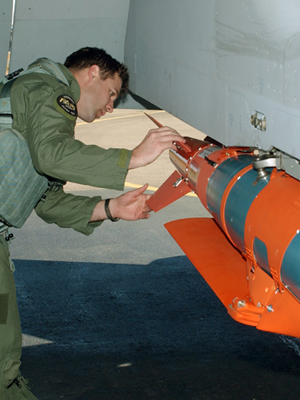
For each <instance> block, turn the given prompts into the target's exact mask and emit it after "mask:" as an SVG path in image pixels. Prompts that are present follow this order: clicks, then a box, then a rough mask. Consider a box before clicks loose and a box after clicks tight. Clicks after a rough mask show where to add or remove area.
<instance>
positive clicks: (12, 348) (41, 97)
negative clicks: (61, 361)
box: [0, 63, 132, 400]
mask: <svg viewBox="0 0 300 400" xmlns="http://www.w3.org/2000/svg"><path fill="white" fill-rule="evenodd" d="M34 64H35V63H33V64H31V65H32V66H33V65H34ZM58 65H59V67H60V68H61V70H62V72H63V73H64V75H65V77H66V78H67V80H68V82H69V85H70V87H67V86H66V85H64V84H63V83H61V82H59V81H58V80H57V79H56V78H55V77H53V76H50V75H48V74H40V73H32V74H27V75H24V76H21V77H19V78H17V80H16V81H15V82H14V84H13V86H12V89H11V108H12V115H13V128H14V129H16V130H17V131H19V132H20V133H22V134H23V135H24V137H25V139H26V140H27V143H28V146H29V149H30V154H31V157H32V161H33V164H34V167H35V168H36V170H37V171H38V172H39V173H41V174H44V175H46V176H48V177H50V180H51V178H54V180H59V181H62V183H64V182H66V181H71V182H76V183H80V184H86V185H90V186H96V187H103V188H111V189H118V190H123V188H124V182H125V178H126V174H127V168H128V164H129V161H130V158H131V153H132V152H131V151H129V150H126V149H108V150H105V149H102V148H100V147H98V146H94V145H85V144H84V143H82V142H80V141H78V140H75V138H74V128H75V123H76V117H77V113H76V103H77V102H78V100H79V97H80V88H79V85H78V83H77V81H76V79H75V78H74V76H73V75H72V74H71V72H70V71H69V70H68V69H67V68H65V67H64V66H63V65H62V64H58ZM29 68H30V66H29ZM1 195H2V194H1ZM44 197H45V198H43V199H42V200H40V201H39V203H38V204H37V206H36V207H35V211H36V213H37V215H38V216H39V217H41V218H42V219H43V220H45V221H46V222H47V223H55V224H57V225H58V226H60V227H63V228H73V229H75V230H77V231H79V232H81V233H83V234H85V235H89V234H91V233H92V232H93V230H94V229H95V227H97V226H99V225H100V224H101V221H99V222H94V223H89V220H90V218H91V215H92V212H93V210H94V207H95V206H96V204H97V203H98V202H99V201H100V200H101V197H100V196H97V197H92V198H89V197H86V196H74V195H73V194H69V193H64V191H63V187H62V186H61V185H59V186H54V187H53V188H51V189H49V190H48V191H47V192H46V194H45V196H44ZM21 339H22V338H21V328H20V320H19V313H18V307H17V302H16V294H15V285H14V277H13V268H12V263H11V262H10V258H9V249H8V245H7V242H6V241H5V239H4V237H3V235H2V236H1V235H0V398H1V400H11V399H30V400H33V399H36V398H35V396H33V395H32V394H31V392H29V391H28V390H27V387H26V385H25V384H24V381H20V379H19V380H18V381H17V385H14V384H12V382H13V381H14V380H15V379H16V378H17V377H18V376H19V366H20V356H21ZM6 387H9V389H6Z"/></svg>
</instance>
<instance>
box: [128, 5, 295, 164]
mask: <svg viewBox="0 0 300 400" xmlns="http://www.w3.org/2000/svg"><path fill="white" fill-rule="evenodd" d="M299 21H300V2H298V1H296V0H291V1H289V2H282V1H280V0H264V1H258V0H248V1H245V2H239V1H236V0H227V1H226V2H224V1H222V0H215V1H212V0H202V1H197V0H186V1H185V2H182V1H181V0H153V1H151V2H149V1H147V0H131V2H130V10H129V17H128V25H127V34H126V41H125V62H126V64H127V65H128V66H129V69H130V72H131V76H132V79H131V84H132V86H131V88H132V90H133V91H134V92H135V93H136V94H138V95H139V96H142V97H144V98H145V99H146V100H148V101H150V102H152V103H154V104H156V105H157V106H159V107H161V108H163V109H165V110H167V111H169V112H171V113H172V114H174V115H175V116H177V117H179V118H181V119H182V120H184V121H186V122H188V123H189V124H191V125H192V126H194V127H195V128H197V129H200V130H202V131H203V132H205V133H206V134H208V135H210V136H212V137H214V138H215V139H217V140H219V141H220V142H222V143H224V144H225V145H244V146H246V145H248V146H258V147H260V148H262V149H264V150H268V149H269V148H270V147H272V146H275V147H277V148H279V149H280V150H282V151H284V152H286V153H288V154H290V155H293V156H295V157H297V158H300V146H298V143H299V140H298V137H299V136H300V131H299V126H300V96H299V93H300V83H299V72H300V51H299V50H300V23H299ZM256 111H258V112H260V113H262V114H263V115H265V116H266V120H267V129H266V131H265V132H264V131H261V130H258V129H255V128H254V127H253V126H252V125H251V122H250V121H251V114H253V113H254V112H256Z"/></svg>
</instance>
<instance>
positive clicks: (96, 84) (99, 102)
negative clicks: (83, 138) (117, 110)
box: [77, 70, 122, 122]
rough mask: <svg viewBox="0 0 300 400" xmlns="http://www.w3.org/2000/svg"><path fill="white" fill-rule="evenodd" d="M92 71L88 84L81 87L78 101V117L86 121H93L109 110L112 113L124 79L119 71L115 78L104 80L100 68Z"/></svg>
mask: <svg viewBox="0 0 300 400" xmlns="http://www.w3.org/2000/svg"><path fill="white" fill-rule="evenodd" d="M92 72H93V71H92ZM92 72H91V76H90V80H89V82H88V84H87V85H86V86H85V87H84V88H83V89H82V88H81V93H80V99H79V101H78V103H77V111H78V117H79V118H81V119H82V120H83V121H85V122H93V121H94V120H95V119H98V118H101V117H103V116H104V115H105V114H106V113H107V112H109V113H112V112H113V106H114V101H115V100H116V99H117V97H118V96H119V93H120V90H121V87H122V80H121V78H120V77H119V75H118V74H117V73H116V74H115V75H114V77H113V78H107V79H105V80H102V79H101V78H100V73H99V71H98V70H97V73H94V72H93V73H92Z"/></svg>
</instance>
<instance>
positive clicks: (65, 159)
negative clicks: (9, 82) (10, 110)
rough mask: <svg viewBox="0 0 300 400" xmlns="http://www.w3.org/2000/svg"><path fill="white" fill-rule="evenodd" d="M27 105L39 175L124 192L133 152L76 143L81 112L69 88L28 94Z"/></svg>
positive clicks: (41, 88) (43, 86) (28, 136)
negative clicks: (75, 129)
mask: <svg viewBox="0 0 300 400" xmlns="http://www.w3.org/2000/svg"><path fill="white" fill-rule="evenodd" d="M43 79H44V80H46V79H50V78H48V77H43ZM16 97H17V96H15V97H14V98H16ZM17 101H18V100H15V102H16V105H15V107H16V108H17V107H18V104H17ZM27 104H28V109H27V110H26V139H27V142H28V146H29V150H30V154H31V157H32V161H33V165H34V167H35V168H36V170H37V171H38V172H40V173H42V174H45V175H48V176H50V177H53V178H56V179H59V180H62V181H70V182H75V183H79V184H84V185H90V186H96V187H103V188H110V189H118V190H123V189H124V182H125V179H126V175H127V169H128V165H129V161H130V158H131V153H132V152H131V151H130V150H127V149H118V148H111V149H108V150H106V149H103V148H100V147H98V146H95V145H86V144H84V143H82V142H81V141H79V140H75V139H74V128H75V123H76V117H77V112H76V104H75V102H74V100H73V98H72V92H71V90H70V89H69V88H68V87H65V88H64V86H63V85H59V86H58V87H56V89H55V90H54V89H53V88H52V87H51V86H50V85H49V84H41V85H40V86H38V88H36V89H35V90H34V91H32V92H28V93H27Z"/></svg>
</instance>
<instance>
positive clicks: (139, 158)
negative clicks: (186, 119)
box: [128, 126, 185, 169]
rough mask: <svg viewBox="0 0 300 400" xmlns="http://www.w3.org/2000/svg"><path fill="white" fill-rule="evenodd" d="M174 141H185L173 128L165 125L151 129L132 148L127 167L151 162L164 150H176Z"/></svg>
mask: <svg viewBox="0 0 300 400" xmlns="http://www.w3.org/2000/svg"><path fill="white" fill-rule="evenodd" d="M175 141H176V142H180V143H185V139H184V138H183V137H182V136H181V135H180V134H179V133H178V132H177V131H175V129H172V128H169V127H167V126H163V127H162V128H156V129H151V130H150V131H149V132H148V133H147V135H146V136H145V138H144V140H143V141H142V142H141V143H140V144H139V145H138V146H137V147H136V148H135V149H133V151H132V156H131V159H130V162H129V166H128V169H134V168H138V167H144V166H146V165H148V164H151V163H152V162H153V161H155V160H156V159H157V158H158V157H159V156H160V155H161V153H162V152H163V151H164V150H167V149H173V150H177V147H176V145H175V144H174V142H175Z"/></svg>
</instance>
